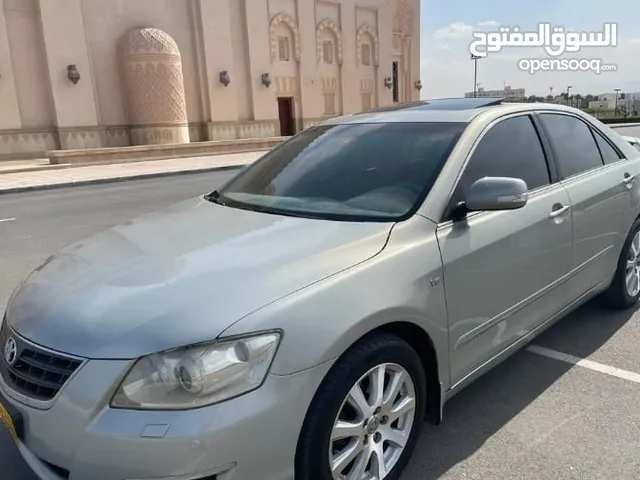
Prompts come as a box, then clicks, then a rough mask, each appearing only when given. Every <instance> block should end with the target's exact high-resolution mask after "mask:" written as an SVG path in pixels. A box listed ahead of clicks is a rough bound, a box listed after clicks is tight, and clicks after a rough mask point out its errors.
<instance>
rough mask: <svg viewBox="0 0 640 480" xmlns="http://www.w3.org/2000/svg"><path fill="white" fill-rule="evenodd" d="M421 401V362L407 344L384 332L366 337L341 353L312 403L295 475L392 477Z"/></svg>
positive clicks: (409, 448)
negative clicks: (380, 461)
mask: <svg viewBox="0 0 640 480" xmlns="http://www.w3.org/2000/svg"><path fill="white" fill-rule="evenodd" d="M378 385H379V386H380V388H376V386H378ZM394 387H395V388H394ZM376 392H377V395H376ZM425 399H426V380H425V374H424V369H423V367H422V362H421V360H420V357H419V356H418V354H417V353H416V352H415V351H414V350H413V348H411V346H410V345H409V344H408V343H407V342H405V341H404V340H402V339H401V338H399V337H396V336H395V335H389V334H382V333H375V334H372V335H370V336H367V337H365V338H363V339H362V340H360V341H359V342H358V343H356V344H355V345H354V346H353V347H351V349H349V350H348V351H347V352H346V353H345V354H344V355H343V356H342V357H341V358H340V359H338V361H337V362H336V364H335V365H334V366H333V367H332V369H331V371H330V372H329V373H328V374H327V376H326V378H325V379H324V381H323V382H322V384H321V385H320V388H319V389H318V392H317V393H316V396H315V398H314V399H313V402H312V403H311V406H310V407H309V411H308V412H307V417H306V419H305V422H304V426H303V428H302V432H301V434H300V439H299V440H298V447H297V451H296V459H295V471H296V474H295V478H296V480H332V479H335V478H338V476H339V475H340V474H342V475H346V476H347V477H348V478H351V476H349V475H353V476H354V477H355V478H356V479H357V480H360V479H364V478H371V477H372V476H374V475H376V476H377V478H379V479H380V480H397V479H398V478H399V477H400V474H401V473H402V471H403V470H404V468H405V467H406V465H407V462H408V461H409V458H410V456H411V454H412V452H413V450H414V448H415V445H416V441H417V438H418V435H419V430H420V425H421V421H422V419H423V416H424V409H425ZM379 459H381V460H382V463H378V462H379ZM374 478H375V477H374Z"/></svg>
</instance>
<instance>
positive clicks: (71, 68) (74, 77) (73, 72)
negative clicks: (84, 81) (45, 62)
mask: <svg viewBox="0 0 640 480" xmlns="http://www.w3.org/2000/svg"><path fill="white" fill-rule="evenodd" d="M67 78H68V79H69V80H71V82H73V84H74V85H76V84H77V83H78V82H79V81H80V72H79V71H78V67H76V66H75V65H67Z"/></svg>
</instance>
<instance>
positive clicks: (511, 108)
mask: <svg viewBox="0 0 640 480" xmlns="http://www.w3.org/2000/svg"><path fill="white" fill-rule="evenodd" d="M532 110H558V111H565V112H567V111H570V112H575V111H576V109H575V108H572V107H567V106H564V105H558V104H552V103H505V102H504V98H501V97H481V98H442V99H433V100H421V101H417V102H409V103H399V104H395V105H391V106H386V107H380V108H377V109H374V110H369V111H366V112H361V113H354V114H350V115H343V116H340V117H334V118H331V119H329V120H326V121H325V122H323V123H322V124H323V125H341V124H357V123H401V122H462V123H469V122H471V121H472V120H473V119H474V118H475V117H477V116H479V115H481V114H483V113H487V112H492V113H495V114H496V115H500V114H507V113H516V112H521V111H532Z"/></svg>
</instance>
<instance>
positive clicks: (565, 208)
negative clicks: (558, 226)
mask: <svg viewBox="0 0 640 480" xmlns="http://www.w3.org/2000/svg"><path fill="white" fill-rule="evenodd" d="M569 208H570V207H569V205H564V206H563V207H561V208H559V209H557V210H553V211H552V212H551V213H550V214H549V218H558V217H559V216H561V215H564V214H565V213H567V212H568V211H569Z"/></svg>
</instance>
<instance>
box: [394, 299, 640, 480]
mask: <svg viewBox="0 0 640 480" xmlns="http://www.w3.org/2000/svg"><path fill="white" fill-rule="evenodd" d="M634 313H635V310H634V309H632V310H629V311H622V312H620V311H611V310H603V309H602V308H601V307H600V306H599V305H598V304H597V301H593V302H590V303H588V304H587V305H585V306H583V307H582V308H580V309H578V310H576V311H575V312H574V313H572V314H571V315H569V316H567V317H566V318H565V319H563V320H560V321H559V322H558V323H556V324H555V325H554V326H553V327H551V328H550V329H549V330H547V331H546V332H544V333H543V334H542V335H540V336H539V337H538V338H537V339H535V340H534V341H533V342H532V343H535V344H541V343H548V342H547V341H548V340H553V343H556V344H558V343H561V344H562V345H571V346H572V347H573V348H572V349H571V351H565V350H563V352H564V353H569V354H572V355H575V356H579V357H587V356H589V355H590V354H591V353H593V352H595V351H596V350H598V349H599V348H600V347H601V346H602V345H604V344H605V343H606V342H607V341H608V340H609V339H610V338H611V337H612V336H613V335H614V334H615V333H616V332H617V331H618V330H619V329H620V328H622V327H623V326H624V325H625V324H626V323H627V322H628V321H629V320H630V319H631V317H632V316H633V314H634ZM525 348H526V347H525ZM550 348H552V347H550ZM541 365H544V368H540V367H541ZM571 368H573V366H572V365H570V364H566V363H563V362H559V361H549V360H548V359H542V357H538V356H536V355H532V354H529V353H526V352H523V351H520V352H518V353H516V354H515V355H514V356H512V357H511V358H509V359H507V360H506V361H504V362H503V363H502V364H501V365H499V366H497V367H496V368H494V369H493V370H492V371H490V372H488V373H487V374H485V375H484V376H483V377H481V378H479V379H478V380H477V381H475V382H474V383H472V384H471V385H469V386H468V387H467V388H466V389H464V390H463V391H462V392H460V393H459V394H457V395H456V396H455V397H453V398H452V399H451V400H450V401H449V402H448V403H447V405H446V406H445V411H444V421H443V423H442V425H440V426H438V427H434V426H431V425H428V424H425V425H424V426H423V431H422V434H421V437H420V440H419V441H418V446H417V447H416V450H415V452H414V454H413V457H412V459H411V462H410V464H409V467H408V469H407V470H406V472H405V474H404V475H403V476H402V479H403V480H410V479H417V478H419V479H420V480H435V479H438V478H440V477H441V476H442V475H444V474H445V473H446V472H448V471H449V470H450V469H451V468H453V467H454V466H455V465H457V464H459V463H460V462H462V461H464V460H465V459H467V458H468V457H470V456H471V455H473V454H474V453H475V452H476V451H478V450H479V449H480V448H482V446H483V445H484V444H485V442H486V441H487V440H488V439H489V438H490V437H492V436H493V435H494V434H495V433H497V432H498V431H499V430H500V429H501V428H502V427H503V426H505V425H506V424H507V423H509V421H510V420H511V419H513V418H514V417H515V416H516V415H518V414H519V413H520V412H521V411H522V410H524V409H525V408H526V407H527V406H528V405H529V404H530V403H532V402H533V401H534V400H536V398H537V397H538V396H540V395H541V394H542V393H543V392H544V391H545V390H547V389H548V388H549V387H550V386H551V385H553V383H554V382H556V380H558V379H559V378H560V377H561V376H562V375H564V374H565V373H566V372H568V371H569V370H570V369H571Z"/></svg>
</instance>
